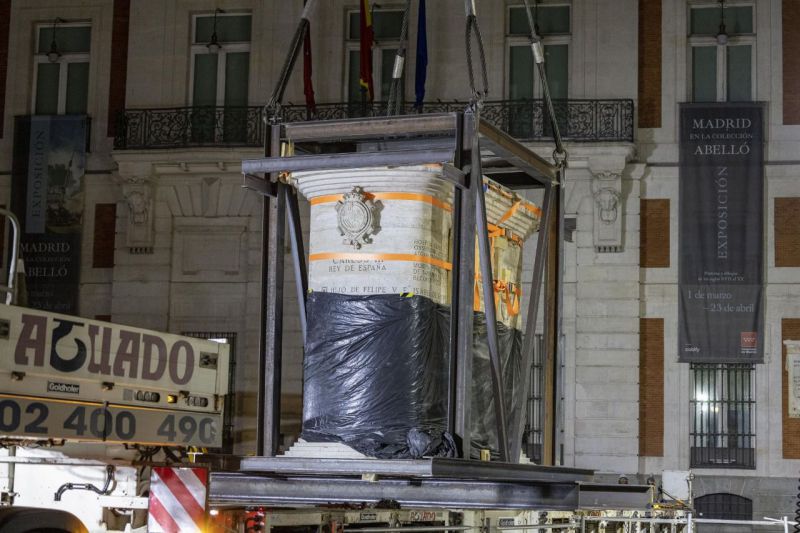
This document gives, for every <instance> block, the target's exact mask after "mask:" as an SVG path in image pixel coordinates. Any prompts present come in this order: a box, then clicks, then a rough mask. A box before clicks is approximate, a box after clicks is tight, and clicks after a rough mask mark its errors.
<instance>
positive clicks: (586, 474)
mask: <svg viewBox="0 0 800 533" xmlns="http://www.w3.org/2000/svg"><path fill="white" fill-rule="evenodd" d="M240 470H241V471H242V472H262V473H270V474H276V475H318V476H323V477H326V476H361V475H363V474H377V475H379V476H388V477H402V478H439V479H464V480H473V481H504V482H505V481H517V482H526V483H533V482H537V483H555V482H559V483H576V482H588V481H591V480H592V478H593V475H594V472H593V471H592V470H584V469H579V468H565V467H556V466H539V465H528V464H512V463H499V462H488V461H474V460H468V459H448V458H443V457H433V458H430V459H322V458H316V457H313V458H306V457H243V458H242V460H241V466H240Z"/></svg>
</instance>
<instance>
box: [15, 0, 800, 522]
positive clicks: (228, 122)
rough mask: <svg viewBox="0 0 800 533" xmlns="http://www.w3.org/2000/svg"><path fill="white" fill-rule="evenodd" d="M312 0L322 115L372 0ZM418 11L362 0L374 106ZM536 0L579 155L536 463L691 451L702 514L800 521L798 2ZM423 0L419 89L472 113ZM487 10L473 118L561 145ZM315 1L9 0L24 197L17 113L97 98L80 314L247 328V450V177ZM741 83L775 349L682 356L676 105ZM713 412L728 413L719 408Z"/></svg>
mask: <svg viewBox="0 0 800 533" xmlns="http://www.w3.org/2000/svg"><path fill="white" fill-rule="evenodd" d="M320 4H321V5H319V6H318V7H317V9H316V10H315V12H314V14H313V17H312V22H311V41H312V51H313V54H312V55H313V61H314V63H313V70H314V72H313V79H314V89H315V93H316V102H317V113H318V116H319V117H322V118H326V117H330V118H333V117H337V118H341V117H346V116H352V115H358V114H359V113H363V112H364V110H365V107H364V105H363V103H362V101H361V94H360V91H359V88H358V69H359V63H358V57H359V54H358V50H359V37H358V36H359V34H358V24H357V23H358V2H355V1H351V2H347V1H344V0H331V1H327V2H320ZM404 5H405V4H404V2H402V1H396V2H381V3H380V6H378V5H377V4H376V5H375V6H374V20H375V34H376V44H375V49H374V53H373V63H374V64H373V71H374V76H375V88H376V89H375V91H376V96H375V98H376V100H378V101H385V100H386V99H388V95H389V87H390V77H391V71H392V64H393V57H394V54H395V50H396V48H397V46H398V45H399V43H400V27H401V24H402V12H403V8H404ZM536 6H537V8H536V9H537V24H538V26H539V32H540V33H541V34H542V36H543V40H544V46H545V55H546V59H547V62H546V65H547V76H548V81H549V87H550V91H551V93H552V95H553V97H554V98H556V99H557V102H556V103H557V106H556V107H557V109H558V114H559V116H560V117H561V118H559V121H560V122H559V126H560V129H561V130H562V132H563V134H564V136H565V139H566V141H567V149H568V151H569V168H568V170H567V172H566V188H565V216H566V218H567V227H568V228H570V231H568V237H569V238H568V239H567V242H565V245H564V246H565V272H564V278H563V281H564V284H563V291H564V298H563V317H562V318H563V332H562V333H563V338H562V341H561V349H560V352H559V360H558V361H557V362H556V364H557V366H558V367H560V369H561V371H560V384H561V387H560V388H559V390H560V394H561V397H562V403H561V408H560V409H559V410H558V414H557V416H556V417H555V419H554V421H553V424H554V425H555V431H554V433H555V435H556V436H555V440H554V442H553V443H552V444H553V445H552V446H550V448H551V452H550V453H549V454H548V453H542V454H541V457H536V458H537V459H540V460H543V461H552V462H555V463H558V464H563V465H567V466H576V467H586V468H594V469H596V470H598V471H600V472H605V473H609V474H613V475H615V476H616V475H622V474H625V475H627V476H639V477H640V480H643V479H644V478H646V477H647V476H648V475H651V474H655V475H659V474H660V473H661V472H662V471H663V470H689V469H691V470H692V471H693V472H694V475H695V479H694V489H695V496H696V497H698V502H699V503H698V505H705V506H706V507H704V509H706V512H707V513H708V516H711V515H714V516H723V515H725V516H726V517H732V516H734V514H733V511H730V509H736V510H737V511H736V512H738V513H740V514H739V515H736V516H742V517H743V516H747V515H749V516H752V517H753V518H760V517H762V516H783V515H789V514H791V513H792V509H793V508H794V505H793V499H794V494H795V493H796V490H794V488H795V487H796V485H797V483H796V478H797V477H798V475H799V474H800V421H798V420H795V419H791V418H789V417H788V409H787V394H788V384H787V381H786V372H785V370H784V359H783V352H782V341H783V340H787V339H798V338H800V300H798V296H800V245H798V234H800V226H798V224H797V222H796V220H797V217H796V216H794V213H795V212H796V211H797V209H798V208H800V185H798V184H797V180H798V179H800V160H798V158H797V155H796V152H797V145H798V142H800V44H798V41H797V40H796V39H795V37H794V36H793V34H792V28H793V27H794V25H795V24H796V23H797V22H800V7H798V6H796V5H795V2H793V1H792V0H757V1H756V0H749V1H748V0H728V1H726V2H724V4H723V5H722V6H721V5H720V3H719V2H714V1H704V0H638V1H637V0H541V1H540V2H537V3H536ZM427 7H428V9H427V26H428V35H427V39H428V57H429V68H428V74H427V86H426V97H425V104H426V105H425V108H424V109H425V110H428V111H435V110H440V109H460V108H461V107H463V105H464V102H465V101H466V100H467V99H468V97H469V91H468V83H467V75H466V68H465V67H466V58H465V57H466V56H465V49H464V41H463V31H462V26H463V5H462V2H460V1H458V0H441V1H437V2H435V3H434V2H428V6H427ZM477 7H478V14H479V20H480V24H481V30H482V33H483V36H484V40H485V44H486V56H487V57H486V60H487V65H488V74H489V82H490V92H489V96H488V102H487V104H486V107H485V111H484V116H485V117H486V118H487V119H488V120H490V121H492V122H494V123H495V124H497V125H498V126H500V127H501V128H503V129H505V130H507V131H509V132H510V133H511V134H512V135H514V136H516V137H518V138H520V139H522V140H524V141H525V142H526V143H528V144H529V145H530V146H531V147H532V148H533V149H534V150H535V151H537V152H538V153H540V154H541V155H542V156H543V157H547V158H549V157H550V154H551V152H552V143H551V142H550V130H551V129H552V128H551V127H549V126H548V124H547V121H546V120H545V119H544V118H543V117H544V115H543V112H542V106H541V100H540V99H541V97H542V89H541V83H540V80H539V79H538V76H537V75H536V74H535V72H534V68H533V64H532V61H531V58H530V51H529V47H528V39H527V36H526V35H527V25H526V21H525V16H524V12H523V11H522V7H521V5H520V3H519V2H513V1H511V0H508V1H502V2H501V1H490V0H481V1H479V2H478V6H477ZM301 10H302V2H300V1H299V0H297V1H293V2H276V1H272V2H271V1H267V2H264V1H255V0H172V1H167V2H161V1H155V0H80V1H78V0H76V1H73V2H69V3H64V2H61V1H56V0H27V1H17V0H2V1H0V105H2V117H1V118H0V126H1V127H2V130H0V204H4V205H11V203H12V196H13V186H12V182H13V181H14V180H13V179H12V176H13V175H14V174H15V170H14V168H15V164H16V163H15V146H16V143H18V142H19V138H20V136H21V135H22V133H20V132H22V131H23V130H22V129H21V124H24V120H25V119H26V117H30V116H39V115H61V114H76V115H87V116H88V122H87V123H88V124H89V131H90V135H89V136H88V141H87V150H86V162H85V171H84V174H83V188H82V190H83V202H84V204H83V205H84V209H83V216H82V224H81V240H80V242H81V245H80V254H79V259H78V262H79V266H80V268H79V272H80V274H79V283H78V295H79V299H78V304H77V313H78V314H80V315H81V316H86V317H101V318H106V319H110V320H112V321H114V322H118V323H122V324H131V325H136V326H142V327H148V328H152V329H157V330H164V331H170V332H176V333H186V334H192V335H200V336H205V337H211V338H221V339H226V340H227V341H228V342H231V343H233V344H234V350H233V352H234V354H235V370H234V374H233V377H232V384H233V387H234V389H235V391H236V392H235V395H234V401H233V404H232V411H231V427H230V428H229V430H230V435H231V437H232V439H233V442H234V444H233V449H234V450H235V451H237V452H240V453H248V452H252V451H253V449H254V440H255V424H254V417H255V409H256V390H257V383H258V379H257V368H258V365H257V360H258V348H259V320H260V310H259V295H260V290H261V284H260V260H261V255H260V249H261V236H262V235H261V227H262V226H261V212H262V204H261V199H260V198H259V197H258V196H256V195H254V194H253V193H251V192H247V191H246V190H245V189H243V188H242V187H241V185H242V179H241V174H240V169H241V164H240V162H241V160H242V159H247V158H254V157H258V156H259V154H261V153H262V152H263V149H262V148H261V147H260V145H261V143H262V142H263V134H264V130H263V113H264V111H263V104H264V103H265V102H266V101H267V99H268V98H269V95H270V93H271V91H272V87H273V84H274V83H275V81H276V78H277V76H278V74H279V72H280V68H281V66H282V63H283V58H284V55H285V53H286V49H287V47H288V44H289V42H290V40H291V36H292V33H293V31H294V27H295V24H296V22H297V20H298V19H299V16H300V13H301ZM721 13H722V14H723V16H724V19H722V17H721V16H720V15H721ZM410 20H411V22H412V23H411V27H412V32H411V39H410V43H409V53H408V57H409V58H410V59H409V61H408V62H407V73H406V76H405V78H404V83H403V90H402V91H401V92H402V96H403V98H404V100H405V101H406V102H408V104H407V105H406V109H409V110H410V106H411V104H410V102H413V101H414V89H415V85H414V79H413V78H414V77H413V58H414V57H415V53H416V46H415V37H414V31H413V28H415V27H416V24H415V21H416V20H417V2H412V7H411V13H410ZM720 22H722V23H723V24H725V29H726V31H725V33H726V35H727V39H725V41H726V42H725V43H722V42H721V41H720V40H719V39H718V38H717V33H719V25H720ZM213 44H218V45H219V48H216V47H215V46H213ZM53 45H55V47H56V48H55V50H54V49H53ZM53 52H56V54H53ZM298 70H300V69H298ZM285 100H286V102H288V103H289V105H288V106H287V107H286V109H285V112H286V113H287V116H288V117H289V119H290V120H303V119H305V118H306V117H307V116H308V114H309V111H308V110H307V109H306V107H305V105H303V102H304V96H303V86H302V80H301V76H300V74H299V73H298V74H296V75H295V76H294V77H293V79H292V81H291V84H290V86H289V89H288V90H287V95H286V98H285ZM739 101H745V102H763V103H764V113H765V123H764V132H765V137H766V143H765V145H764V149H765V164H764V178H765V190H764V194H765V200H764V206H763V207H764V228H765V230H764V232H763V235H762V237H763V251H764V257H765V258H766V259H765V264H764V280H765V286H764V291H765V299H764V306H765V307H764V308H765V323H766V325H765V328H766V330H765V347H764V362H763V363H760V364H754V365H750V364H738V365H728V364H718V365H709V364H703V365H692V364H688V363H679V362H678V353H677V352H678V327H679V324H678V307H679V298H678V264H679V260H680V254H681V248H680V242H679V239H678V227H679V188H678V184H679V161H680V153H679V144H680V139H679V104H681V103H684V102H739ZM459 102H460V103H459ZM15 137H16V141H15ZM16 157H17V159H19V156H16ZM532 198H533V199H536V197H535V195H534V196H532ZM301 207H302V209H303V212H304V214H305V213H307V205H303V206H301ZM531 249H532V245H531V246H529V247H528V248H527V250H528V254H527V255H528V261H527V263H526V268H527V269H530V268H531V266H532V265H531V263H532V259H531V258H532V253H531V252H532V250H531ZM287 257H288V256H287ZM286 271H287V273H288V274H289V275H288V277H289V279H287V289H286V291H285V297H286V301H287V309H286V320H285V324H284V330H285V334H284V357H285V363H284V368H283V382H284V387H283V390H284V398H283V403H284V405H285V406H286V411H287V412H286V417H285V418H286V426H285V430H286V434H287V436H289V435H291V434H293V433H296V431H297V428H298V423H299V418H300V412H299V411H300V402H301V399H300V398H301V394H302V347H301V342H300V336H299V329H300V326H299V320H298V319H297V318H296V309H295V307H293V303H294V302H293V298H294V291H293V289H292V285H291V284H292V283H293V280H292V279H291V268H287V270H286ZM709 409H710V410H712V411H713V410H714V409H722V412H723V413H726V414H725V415H724V416H722V415H721V416H716V417H714V418H713V421H711V422H709V419H708V418H707V417H706V415H705V413H707V412H708V410H709ZM714 412H719V411H714ZM537 424H538V426H541V425H542V424H543V420H541V419H540V420H539V421H538V422H534V423H533V426H534V427H533V428H532V429H533V430H534V433H535V432H536V431H539V432H540V434H541V432H542V431H544V429H543V428H542V427H537ZM287 438H289V437H287ZM540 444H541V443H540ZM533 449H535V448H529V450H533ZM731 450H734V451H731ZM540 451H541V450H540ZM534 455H536V454H535V453H534ZM701 498H703V499H701ZM726 509H727V511H726ZM726 513H727V514H726Z"/></svg>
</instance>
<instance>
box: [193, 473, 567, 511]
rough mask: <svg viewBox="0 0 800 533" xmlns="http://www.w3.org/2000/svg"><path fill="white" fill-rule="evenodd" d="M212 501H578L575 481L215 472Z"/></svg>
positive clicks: (540, 505) (538, 505)
mask: <svg viewBox="0 0 800 533" xmlns="http://www.w3.org/2000/svg"><path fill="white" fill-rule="evenodd" d="M209 501H210V503H211V505H213V506H226V505H266V506H273V507H280V506H287V507H295V506H302V505H326V506H327V505H337V504H339V505H348V506H353V505H355V506H357V505H359V504H365V505H370V504H375V503H378V502H380V501H392V502H396V503H397V504H399V505H401V506H403V507H422V508H444V509H453V508H456V509H527V510H530V509H547V510H565V511H566V510H573V509H576V508H577V505H578V485H577V484H575V483H551V484H530V483H508V482H505V483H500V482H497V483H490V482H476V481H451V480H434V479H426V480H416V481H413V482H411V481H407V480H397V479H379V480H378V481H362V480H360V479H342V478H321V477H314V478H311V477H280V478H277V477H267V476H258V475H246V474H232V473H212V474H211V480H210V486H209Z"/></svg>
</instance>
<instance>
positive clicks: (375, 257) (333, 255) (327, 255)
mask: <svg viewBox="0 0 800 533" xmlns="http://www.w3.org/2000/svg"><path fill="white" fill-rule="evenodd" d="M329 259H349V260H351V261H408V262H412V263H425V264H428V265H433V266H435V267H439V268H442V269H444V270H453V264H452V263H448V262H447V261H442V260H441V259H436V258H435V257H429V256H427V255H413V254H362V253H358V252H345V253H337V252H322V253H318V254H310V255H309V256H308V260H309V261H327V260H329Z"/></svg>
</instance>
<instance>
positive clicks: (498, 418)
mask: <svg viewBox="0 0 800 533" xmlns="http://www.w3.org/2000/svg"><path fill="white" fill-rule="evenodd" d="M472 120H473V122H477V123H478V124H480V123H481V121H480V117H479V116H478V115H473V117H472ZM479 127H480V126H479ZM471 179H472V181H473V183H475V187H476V194H475V220H476V222H477V224H476V230H477V232H478V260H479V263H480V268H481V286H482V288H483V312H484V315H485V317H486V340H487V344H488V345H489V362H490V363H491V370H492V371H491V375H492V392H493V396H494V413H495V423H496V424H497V441H498V448H499V450H498V451H499V453H500V460H501V461H509V460H511V457H510V456H509V449H508V432H507V428H506V423H507V420H506V402H505V391H504V390H503V389H504V386H503V362H502V361H501V360H500V347H499V345H498V342H497V311H496V309H495V307H494V276H493V274H492V257H491V249H490V247H489V228H488V226H487V221H486V197H485V195H484V191H483V175H482V174H481V149H480V144H479V141H478V137H477V135H476V136H474V142H473V145H472V169H471ZM517 457H519V456H517Z"/></svg>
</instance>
